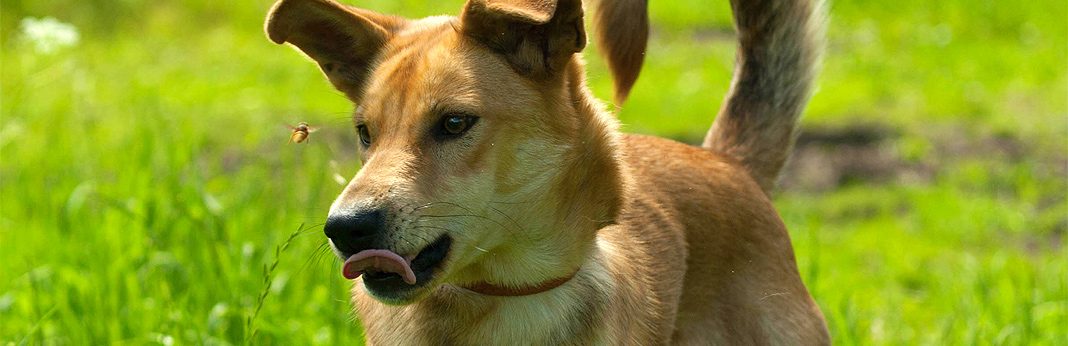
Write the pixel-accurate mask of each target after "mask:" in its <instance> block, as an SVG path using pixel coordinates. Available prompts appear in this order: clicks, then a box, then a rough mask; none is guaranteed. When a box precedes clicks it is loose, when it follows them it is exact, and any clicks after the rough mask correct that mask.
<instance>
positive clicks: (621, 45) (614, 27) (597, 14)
mask: <svg viewBox="0 0 1068 346" xmlns="http://www.w3.org/2000/svg"><path fill="white" fill-rule="evenodd" d="M592 3H593V4H594V10H593V18H594V24H595V26H596V27H597V30H595V31H594V34H595V36H596V37H597V44H598V46H599V48H600V49H601V51H602V52H603V53H604V56H605V59H607V60H608V68H609V69H610V70H612V76H613V77H614V79H615V89H616V95H615V101H616V104H622V103H623V101H626V100H627V95H629V94H630V88H631V87H633V86H634V82H636V81H637V80H638V73H639V72H641V70H642V62H643V60H645V47H646V43H647V42H648V41H649V14H648V7H649V6H648V2H647V1H646V0H595V1H592Z"/></svg>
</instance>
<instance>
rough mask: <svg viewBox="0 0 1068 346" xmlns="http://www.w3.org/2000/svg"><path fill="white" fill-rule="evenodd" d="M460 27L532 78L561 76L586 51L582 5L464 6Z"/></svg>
mask: <svg viewBox="0 0 1068 346" xmlns="http://www.w3.org/2000/svg"><path fill="white" fill-rule="evenodd" d="M461 21H462V23H463V24H462V26H463V29H462V30H463V33H464V34H465V35H468V36H470V37H472V38H474V39H475V40H477V41H479V42H481V43H482V44H485V45H486V46H488V47H489V48H491V49H493V50H494V51H496V52H497V53H499V54H501V55H503V56H504V57H505V58H506V59H507V60H508V62H509V63H510V64H511V65H512V67H513V68H515V70H516V71H517V72H519V73H520V74H523V75H527V76H530V77H533V78H544V77H549V76H553V75H556V74H557V73H559V72H561V71H563V69H564V67H565V66H567V63H568V61H570V60H571V56H572V55H574V54H575V53H578V52H580V51H582V49H583V48H585V47H586V30H585V28H583V25H582V2H581V1H580V0H468V1H467V4H466V5H465V6H464V12H463V14H462V15H461Z"/></svg>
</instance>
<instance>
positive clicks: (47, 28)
mask: <svg viewBox="0 0 1068 346" xmlns="http://www.w3.org/2000/svg"><path fill="white" fill-rule="evenodd" d="M21 29H22V37H23V39H25V40H26V41H28V42H30V43H32V44H33V48H34V50H36V51H37V52H38V53H41V54H52V53H54V52H56V51H57V50H58V49H60V48H65V47H71V46H74V45H76V44H78V40H79V39H80V38H81V35H80V34H78V28H75V27H74V26H73V25H70V24H67V23H64V22H61V21H59V20H56V19H55V18H52V17H45V18H41V19H37V18H32V17H28V18H23V19H22V25H21Z"/></svg>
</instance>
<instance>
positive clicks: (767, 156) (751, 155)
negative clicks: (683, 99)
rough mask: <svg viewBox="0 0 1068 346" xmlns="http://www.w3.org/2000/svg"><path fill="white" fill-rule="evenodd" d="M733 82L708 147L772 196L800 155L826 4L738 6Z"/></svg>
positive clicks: (790, 1) (755, 0)
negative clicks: (800, 126) (799, 133)
mask: <svg viewBox="0 0 1068 346" xmlns="http://www.w3.org/2000/svg"><path fill="white" fill-rule="evenodd" d="M731 8H732V9H733V11H734V23H735V24H734V25H735V28H736V29H737V31H738V54H737V58H736V59H737V61H736V62H735V68H734V79H733V81H732V82H731V89H730V91H729V92H728V94H727V97H726V100H725V102H724V104H723V107H722V108H721V109H720V111H719V116H717V117H716V121H715V122H714V123H713V124H712V128H711V129H710V130H709V131H708V135H707V136H706V137H705V141H704V145H703V146H704V147H705V148H708V149H712V150H715V151H718V152H721V153H726V154H728V155H730V156H732V157H734V158H736V159H738V160H740V161H741V163H742V164H743V165H744V166H745V168H746V169H747V170H748V171H749V174H750V175H751V176H752V177H753V179H754V180H756V182H757V183H758V184H760V187H761V188H762V189H763V190H764V192H765V193H769V192H770V191H771V190H772V188H774V187H775V183H776V180H777V179H778V176H779V171H780V170H781V169H782V167H783V165H784V163H785V161H786V159H787V158H788V157H789V156H790V151H791V150H792V148H793V143H794V138H795V131H796V126H797V120H798V118H799V117H800V115H801V111H802V110H803V109H804V108H805V104H806V103H807V102H808V99H809V96H810V95H811V89H812V84H813V79H814V78H815V75H816V72H817V70H818V67H819V60H820V55H821V53H822V50H823V26H824V21H825V17H824V12H823V4H822V1H821V0H731Z"/></svg>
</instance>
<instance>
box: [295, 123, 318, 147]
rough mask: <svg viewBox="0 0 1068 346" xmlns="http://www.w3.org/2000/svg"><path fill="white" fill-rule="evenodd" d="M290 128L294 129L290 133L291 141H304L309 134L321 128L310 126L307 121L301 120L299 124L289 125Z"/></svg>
mask: <svg viewBox="0 0 1068 346" xmlns="http://www.w3.org/2000/svg"><path fill="white" fill-rule="evenodd" d="M289 129H290V130H292V131H293V133H291V134H290V135H289V142H290V143H302V142H304V141H307V140H308V134H310V133H312V132H315V131H316V130H319V129H318V128H315V127H311V126H308V123H306V122H303V121H302V122H299V123H297V126H292V125H289Z"/></svg>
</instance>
